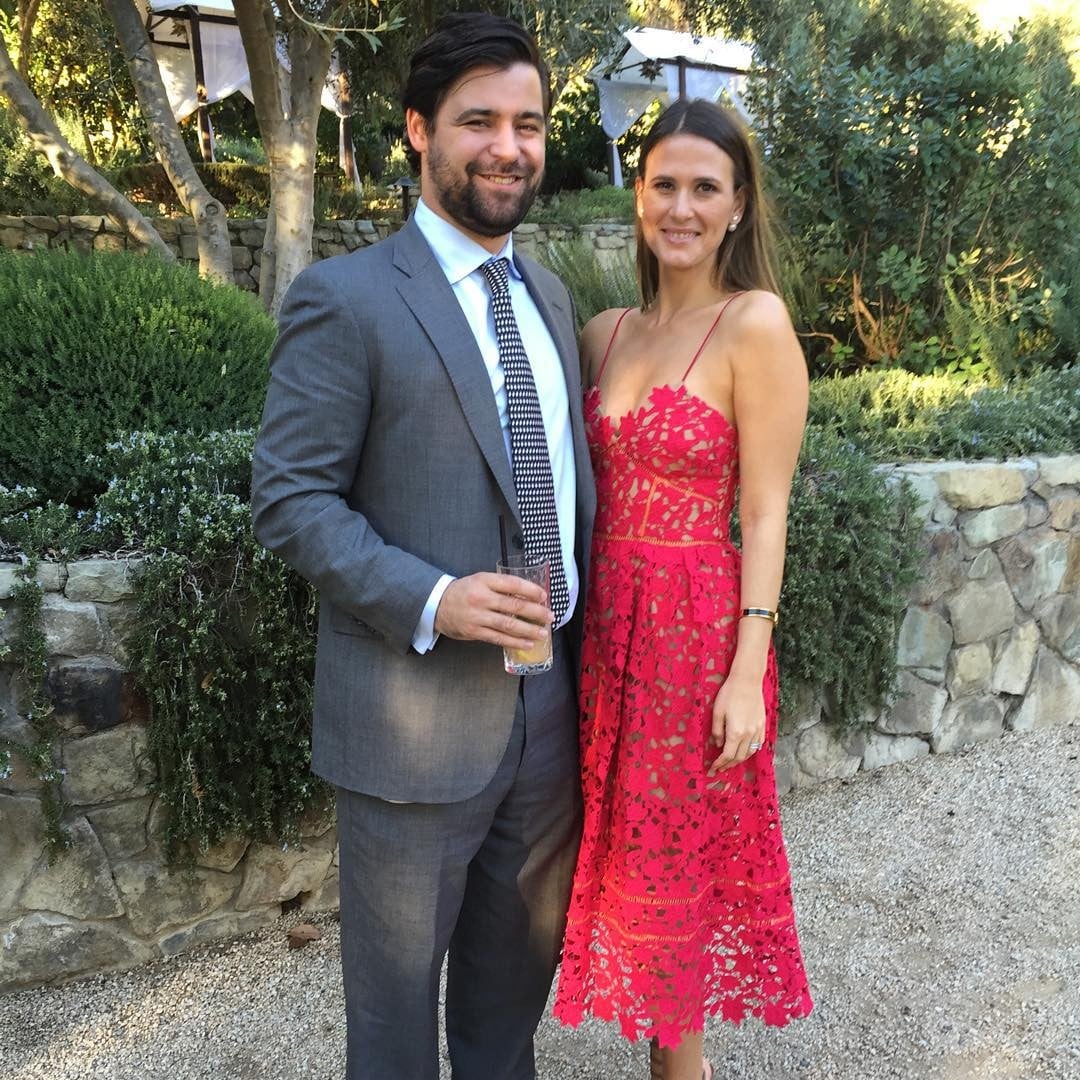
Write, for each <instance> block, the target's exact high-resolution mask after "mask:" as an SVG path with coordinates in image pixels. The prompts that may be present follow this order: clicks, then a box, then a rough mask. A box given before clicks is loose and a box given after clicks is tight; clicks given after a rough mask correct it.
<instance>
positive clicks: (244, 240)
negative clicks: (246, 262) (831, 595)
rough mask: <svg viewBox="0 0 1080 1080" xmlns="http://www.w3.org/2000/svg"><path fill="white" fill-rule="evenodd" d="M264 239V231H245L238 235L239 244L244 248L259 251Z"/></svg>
mask: <svg viewBox="0 0 1080 1080" xmlns="http://www.w3.org/2000/svg"><path fill="white" fill-rule="evenodd" d="M265 237H266V231H265V230H264V229H245V230H244V231H243V232H242V233H241V234H240V243H241V244H243V245H244V247H246V248H252V249H256V248H260V249H261V248H262V246H263V240H264V239H265Z"/></svg>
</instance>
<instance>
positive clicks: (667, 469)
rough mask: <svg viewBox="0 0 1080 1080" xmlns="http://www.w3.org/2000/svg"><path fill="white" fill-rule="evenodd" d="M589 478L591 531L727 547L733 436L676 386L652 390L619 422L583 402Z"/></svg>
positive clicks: (735, 478) (595, 395)
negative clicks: (593, 503) (593, 506)
mask: <svg viewBox="0 0 1080 1080" xmlns="http://www.w3.org/2000/svg"><path fill="white" fill-rule="evenodd" d="M585 420H586V428H587V431H588V436H589V447H590V450H591V453H592V463H593V471H594V472H595V474H596V489H597V515H596V524H595V532H596V533H597V534H598V535H599V536H606V537H608V538H610V539H620V540H630V539H635V540H638V541H643V542H646V543H655V544H661V545H664V546H671V547H682V546H695V545H699V544H710V543H721V544H727V543H728V542H729V533H730V521H731V512H732V510H733V509H734V506H735V498H736V494H737V492H738V486H739V459H738V434H737V432H736V430H735V428H734V426H733V425H732V423H731V421H730V420H728V419H727V417H726V416H724V414H723V413H721V412H720V411H719V410H718V409H716V408H714V407H713V406H712V405H709V404H708V403H707V402H705V401H703V400H702V399H701V398H699V397H698V396H697V395H696V394H692V393H690V391H688V390H687V389H686V385H685V384H684V383H679V384H678V385H677V386H668V385H663V386H656V387H654V388H653V390H652V392H651V393H650V395H649V398H648V400H647V401H646V403H645V404H644V405H642V406H641V407H640V408H638V409H635V410H634V411H633V412H629V413H627V414H626V415H624V416H621V417H609V416H605V415H604V414H603V412H602V411H601V401H600V393H599V390H598V388H597V387H595V386H593V387H591V388H590V389H589V391H588V393H587V395H586V400H585Z"/></svg>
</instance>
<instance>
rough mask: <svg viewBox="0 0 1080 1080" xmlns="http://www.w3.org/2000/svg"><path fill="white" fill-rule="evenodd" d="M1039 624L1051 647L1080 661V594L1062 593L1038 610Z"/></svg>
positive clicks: (1064, 655) (1076, 661)
mask: <svg viewBox="0 0 1080 1080" xmlns="http://www.w3.org/2000/svg"><path fill="white" fill-rule="evenodd" d="M1038 619H1039V625H1040V626H1041V627H1042V632H1043V634H1044V635H1045V637H1046V642H1047V644H1048V645H1050V646H1051V648H1054V649H1056V650H1057V651H1058V652H1059V653H1061V655H1062V656H1063V657H1064V658H1065V659H1066V660H1069V661H1071V662H1072V663H1074V664H1076V663H1080V596H1077V594H1076V593H1061V594H1060V595H1058V596H1054V597H1051V598H1050V599H1049V600H1047V601H1046V602H1045V603H1044V604H1043V605H1042V606H1041V607H1040V608H1039V610H1038Z"/></svg>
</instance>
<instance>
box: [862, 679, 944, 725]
mask: <svg viewBox="0 0 1080 1080" xmlns="http://www.w3.org/2000/svg"><path fill="white" fill-rule="evenodd" d="M948 699H949V695H948V693H947V692H946V690H945V688H944V687H943V686H935V685H934V684H933V683H928V682H925V681H924V680H922V679H920V678H918V677H917V676H916V675H914V674H912V672H910V671H901V672H900V674H899V676H898V677H897V680H896V694H895V700H894V701H893V703H892V705H891V706H890V707H889V708H888V709H887V710H886V711H885V712H884V713H883V714H882V715H881V717H880V718H879V719H878V721H877V727H878V729H879V730H880V731H882V732H884V733H885V734H887V735H929V734H930V733H931V732H932V731H933V730H934V728H935V727H937V724H938V721H939V720H940V719H941V714H942V712H943V711H944V709H945V703H946V702H947V701H948Z"/></svg>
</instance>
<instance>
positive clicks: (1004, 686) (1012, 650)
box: [990, 621, 1039, 694]
mask: <svg viewBox="0 0 1080 1080" xmlns="http://www.w3.org/2000/svg"><path fill="white" fill-rule="evenodd" d="M1038 651H1039V627H1038V626H1037V625H1036V623H1035V622H1034V621H1029V622H1025V623H1021V624H1020V625H1019V626H1014V627H1013V629H1012V631H1011V632H1010V633H1009V636H1008V637H1007V638H1006V639H1005V642H1004V644H1003V645H1002V646H1001V647H1000V648H999V650H998V655H997V659H996V661H995V662H994V674H993V677H992V678H991V680H990V689H991V690H993V691H994V692H995V693H998V694H1022V693H1024V692H1025V691H1026V690H1027V686H1028V680H1029V679H1030V678H1031V669H1032V668H1033V667H1034V666H1035V654H1036V653H1037V652H1038Z"/></svg>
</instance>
